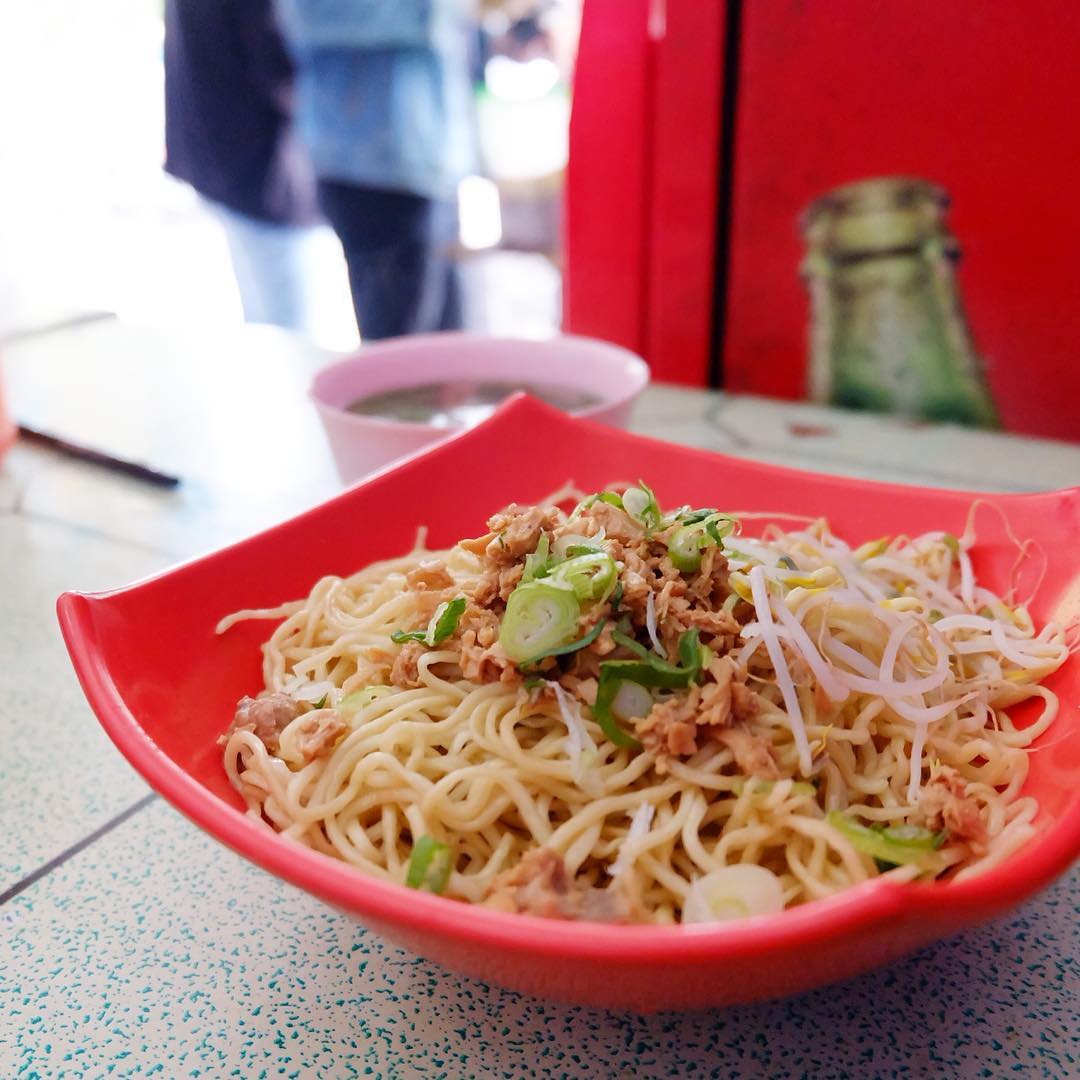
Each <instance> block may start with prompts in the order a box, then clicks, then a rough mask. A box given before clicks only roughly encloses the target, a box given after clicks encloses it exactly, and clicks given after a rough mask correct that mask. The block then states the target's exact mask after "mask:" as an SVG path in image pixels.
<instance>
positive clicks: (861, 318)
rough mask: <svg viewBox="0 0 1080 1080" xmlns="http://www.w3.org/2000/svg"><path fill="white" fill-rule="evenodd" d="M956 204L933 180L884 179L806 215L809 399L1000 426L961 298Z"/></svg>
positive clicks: (819, 203)
mask: <svg viewBox="0 0 1080 1080" xmlns="http://www.w3.org/2000/svg"><path fill="white" fill-rule="evenodd" d="M948 205H949V198H948V195H947V194H946V192H945V191H944V190H943V189H942V188H940V187H938V186H936V185H934V184H931V183H929V182H928V181H925V180H920V179H917V178H910V177H885V178H881V179H874V180H863V181H860V182H858V183H854V184H848V185H845V186H844V187H840V188H836V189H835V190H833V191H831V192H829V193H828V194H827V195H824V196H823V197H822V198H820V199H818V200H816V201H815V202H813V203H812V204H811V205H810V206H809V207H808V208H807V210H806V212H805V213H804V215H803V218H802V230H803V236H804V237H805V240H806V246H807V254H806V257H805V259H804V260H803V264H802V275H803V278H804V280H805V281H806V283H807V288H808V290H809V293H810V301H811V325H810V350H809V353H810V355H809V371H808V375H809V378H808V382H809V387H808V389H809V395H810V397H811V398H812V399H813V400H815V401H822V402H830V403H832V404H836V405H843V406H848V407H850V408H856V409H870V410H875V411H880V412H890V413H896V414H900V415H902V416H908V417H912V418H918V419H923V420H940V421H945V420H951V421H955V422H958V423H963V424H972V425H976V426H981V427H997V426H998V424H999V420H998V413H997V409H996V408H995V406H994V402H993V398H992V397H991V395H990V389H989V386H988V384H987V382H986V377H985V373H984V370H983V365H982V363H981V361H980V359H979V357H978V355H977V353H976V351H975V346H974V344H973V342H972V340H971V334H970V333H969V331H968V326H967V320H966V319H965V317H964V310H963V305H962V303H961V300H960V294H959V292H958V290H957V284H956V278H955V275H954V272H953V267H954V265H955V263H956V261H957V259H958V258H959V254H960V252H959V247H958V245H957V243H956V240H955V238H954V237H953V236H952V235H951V234H950V233H949V231H948V229H947V228H946V225H945V215H946V211H947V208H948Z"/></svg>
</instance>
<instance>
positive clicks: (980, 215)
mask: <svg viewBox="0 0 1080 1080" xmlns="http://www.w3.org/2000/svg"><path fill="white" fill-rule="evenodd" d="M1078 56H1080V16H1078V15H1077V9H1076V8H1075V7H1074V6H1073V5H1072V4H1071V3H1066V2H1064V0H1061V2H1049V0H1041V2H1039V3H1025V2H1022V0H982V2H980V3H978V4H976V3H942V2H941V0H903V2H893V3H871V2H866V0H812V2H809V0H804V2H801V0H769V2H768V3H747V4H746V5H745V8H744V15H743V33H742V40H741V51H740V59H741V70H740V80H739V96H738V113H737V126H736V141H735V174H734V201H733V221H732V248H731V271H730V272H731V278H730V290H729V296H728V300H729V314H728V333H727V336H726V341H725V348H724V371H725V385H726V386H727V387H729V388H730V389H733V390H747V391H754V392H758V393H766V394H776V395H780V396H784V397H801V396H802V395H803V393H804V377H805V376H804V373H805V354H806V325H807V318H808V304H807V300H806V294H805V291H804V288H803V285H802V283H801V281H800V280H799V277H798V265H799V260H800V258H801V255H802V252H803V244H802V240H801V237H800V235H799V233H798V230H797V225H796V218H797V215H798V214H799V212H800V211H801V210H802V209H803V208H804V207H805V206H806V204H807V203H808V202H810V200H811V199H813V198H814V197H815V196H817V195H820V194H822V193H823V192H825V191H826V190H828V189H830V188H832V187H834V186H836V185H838V184H841V183H845V182H847V181H851V180H857V179H861V178H865V177H870V176H875V175H888V174H899V173H906V174H914V175H917V176H923V177H925V178H927V179H929V180H933V181H935V182H937V183H939V184H942V185H943V186H944V187H945V188H946V189H947V190H948V191H949V192H950V193H951V194H952V196H953V199H954V205H953V209H952V212H951V215H950V221H951V226H952V229H953V232H954V233H955V235H956V236H957V238H958V240H959V242H960V246H961V248H962V251H963V260H962V262H961V264H960V267H959V272H958V281H959V285H960V289H961V291H962V294H963V297H964V300H965V303H966V308H967V313H968V319H969V322H970V324H971V328H972V331H973V334H974V337H975V341H976V344H977V346H978V348H979V350H980V351H981V353H982V354H983V355H984V356H985V357H986V359H987V362H988V365H989V377H990V381H991V385H992V388H993V391H994V396H995V399H996V400H997V403H998V406H999V408H1000V410H1001V413H1002V417H1003V420H1004V423H1005V426H1006V427H1007V428H1011V429H1015V430H1021V431H1030V432H1037V433H1044V434H1052V435H1056V436H1060V437H1064V438H1077V437H1080V420H1078V419H1077V406H1076V404H1075V403H1076V402H1077V401H1078V400H1080V287H1078V281H1080V276H1078V274H1077V272H1076V270H1075V263H1076V261H1077V247H1078V244H1080V132H1078V119H1080V77H1078V73H1077V57H1078Z"/></svg>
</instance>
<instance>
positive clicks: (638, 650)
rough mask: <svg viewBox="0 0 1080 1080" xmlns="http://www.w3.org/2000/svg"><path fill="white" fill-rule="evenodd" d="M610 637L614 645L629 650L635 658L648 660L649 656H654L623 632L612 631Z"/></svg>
mask: <svg viewBox="0 0 1080 1080" xmlns="http://www.w3.org/2000/svg"><path fill="white" fill-rule="evenodd" d="M611 637H612V640H613V641H614V642H615V644H616V645H621V646H622V647H623V648H624V649H629V650H630V651H631V652H632V653H634V655H635V656H640V657H641V659H642V660H648V659H649V657H650V656H651V655H655V654H653V653H650V652H649V650H648V649H646V648H645V646H644V645H642V644H641V642H639V641H636V640H635V639H634V638H632V637H631V636H630V635H629V634H627V633H626V632H625V631H623V630H612V631H611Z"/></svg>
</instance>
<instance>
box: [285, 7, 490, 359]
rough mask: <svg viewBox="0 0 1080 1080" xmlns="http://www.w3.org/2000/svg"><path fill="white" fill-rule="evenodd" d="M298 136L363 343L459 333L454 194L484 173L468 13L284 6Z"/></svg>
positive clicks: (462, 9)
mask: <svg viewBox="0 0 1080 1080" xmlns="http://www.w3.org/2000/svg"><path fill="white" fill-rule="evenodd" d="M278 11H279V14H280V16H281V24H282V27H283V29H284V31H285V34H286V38H287V40H288V43H289V45H290V48H291V49H292V51H293V56H294V60H295V62H296V64H297V87H296V89H297V111H296V116H297V127H298V130H299V132H300V135H301V137H302V139H303V140H304V143H305V145H306V147H307V150H308V153H309V154H310V156H311V160H312V162H313V163H314V166H315V172H316V175H317V176H318V198H319V205H320V207H321V208H322V211H323V213H324V214H325V216H326V218H327V219H328V220H329V222H330V224H331V225H332V226H333V228H334V231H335V232H336V233H337V234H338V237H339V238H340V240H341V243H342V247H343V248H344V250H345V261H346V263H347V264H348V268H349V282H350V285H351V289H352V297H353V307H354V308H355V310H356V318H357V322H358V323H359V324H360V334H361V337H363V338H367V339H376V338H386V337H394V336H397V335H401V334H412V333H422V332H425V331H432V330H453V329H458V328H460V327H461V325H462V321H463V320H462V298H461V282H460V276H459V270H458V267H457V265H456V262H455V259H454V249H455V247H456V244H457V239H458V221H457V203H456V198H457V185H458V183H459V181H460V180H461V179H462V178H463V177H465V176H466V175H468V174H469V173H470V172H472V171H474V157H475V150H474V143H475V133H474V123H473V118H472V91H471V86H470V80H469V75H468V55H467V54H468V23H467V19H466V10H465V7H464V4H463V3H462V2H461V0H278Z"/></svg>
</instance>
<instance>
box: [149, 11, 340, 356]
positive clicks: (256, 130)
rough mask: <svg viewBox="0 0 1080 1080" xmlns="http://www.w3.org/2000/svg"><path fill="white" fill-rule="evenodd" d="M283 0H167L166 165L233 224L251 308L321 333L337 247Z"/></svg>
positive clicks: (255, 317)
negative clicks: (299, 114)
mask: <svg viewBox="0 0 1080 1080" xmlns="http://www.w3.org/2000/svg"><path fill="white" fill-rule="evenodd" d="M292 86H293V69H292V63H291V60H290V58H289V54H288V53H287V52H286V50H285V46H284V44H283V42H282V38H281V35H280V32H279V31H278V27H277V24H276V21H275V18H274V12H273V6H272V3H271V0H167V3H166V5H165V153H166V160H165V169H166V171H167V172H169V173H171V174H172V175H173V176H175V177H177V178H178V179H180V180H184V181H186V182H187V183H189V184H190V185H191V186H192V187H193V188H194V189H195V190H196V191H197V192H198V193H199V194H200V195H201V196H202V197H203V199H204V200H205V201H206V202H207V204H208V205H209V206H210V208H211V209H212V210H213V212H214V213H215V215H216V216H217V218H218V219H219V220H220V221H221V223H222V225H223V226H224V228H225V234H226V237H227V239H228V242H229V250H230V254H231V256H232V262H233V269H234V271H235V274H236V279H237V285H238V286H239V290H240V297H241V302H242V304H243V308H244V317H245V318H246V319H247V320H248V321H249V322H267V323H273V324H275V325H278V326H284V327H288V328H290V329H294V330H299V331H303V332H307V333H309V334H311V335H312V336H314V335H315V329H314V326H313V325H312V324H313V322H314V318H315V312H316V311H317V310H318V304H317V303H316V297H315V296H314V295H313V294H314V292H315V290H316V289H317V288H318V283H319V280H320V268H319V267H318V266H317V265H316V264H317V263H319V262H321V261H322V259H323V258H324V257H325V254H326V249H325V239H326V238H325V236H323V235H320V234H323V233H325V231H326V230H325V227H322V228H319V227H318V226H319V222H320V220H321V219H320V215H319V210H318V205H317V201H316V188H315V178H314V172H313V170H312V167H311V164H310V162H309V160H308V157H307V154H306V153H305V151H304V149H303V147H302V146H301V145H300V143H299V141H298V139H297V138H296V137H295V134H294V131H293V124H292Z"/></svg>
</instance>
